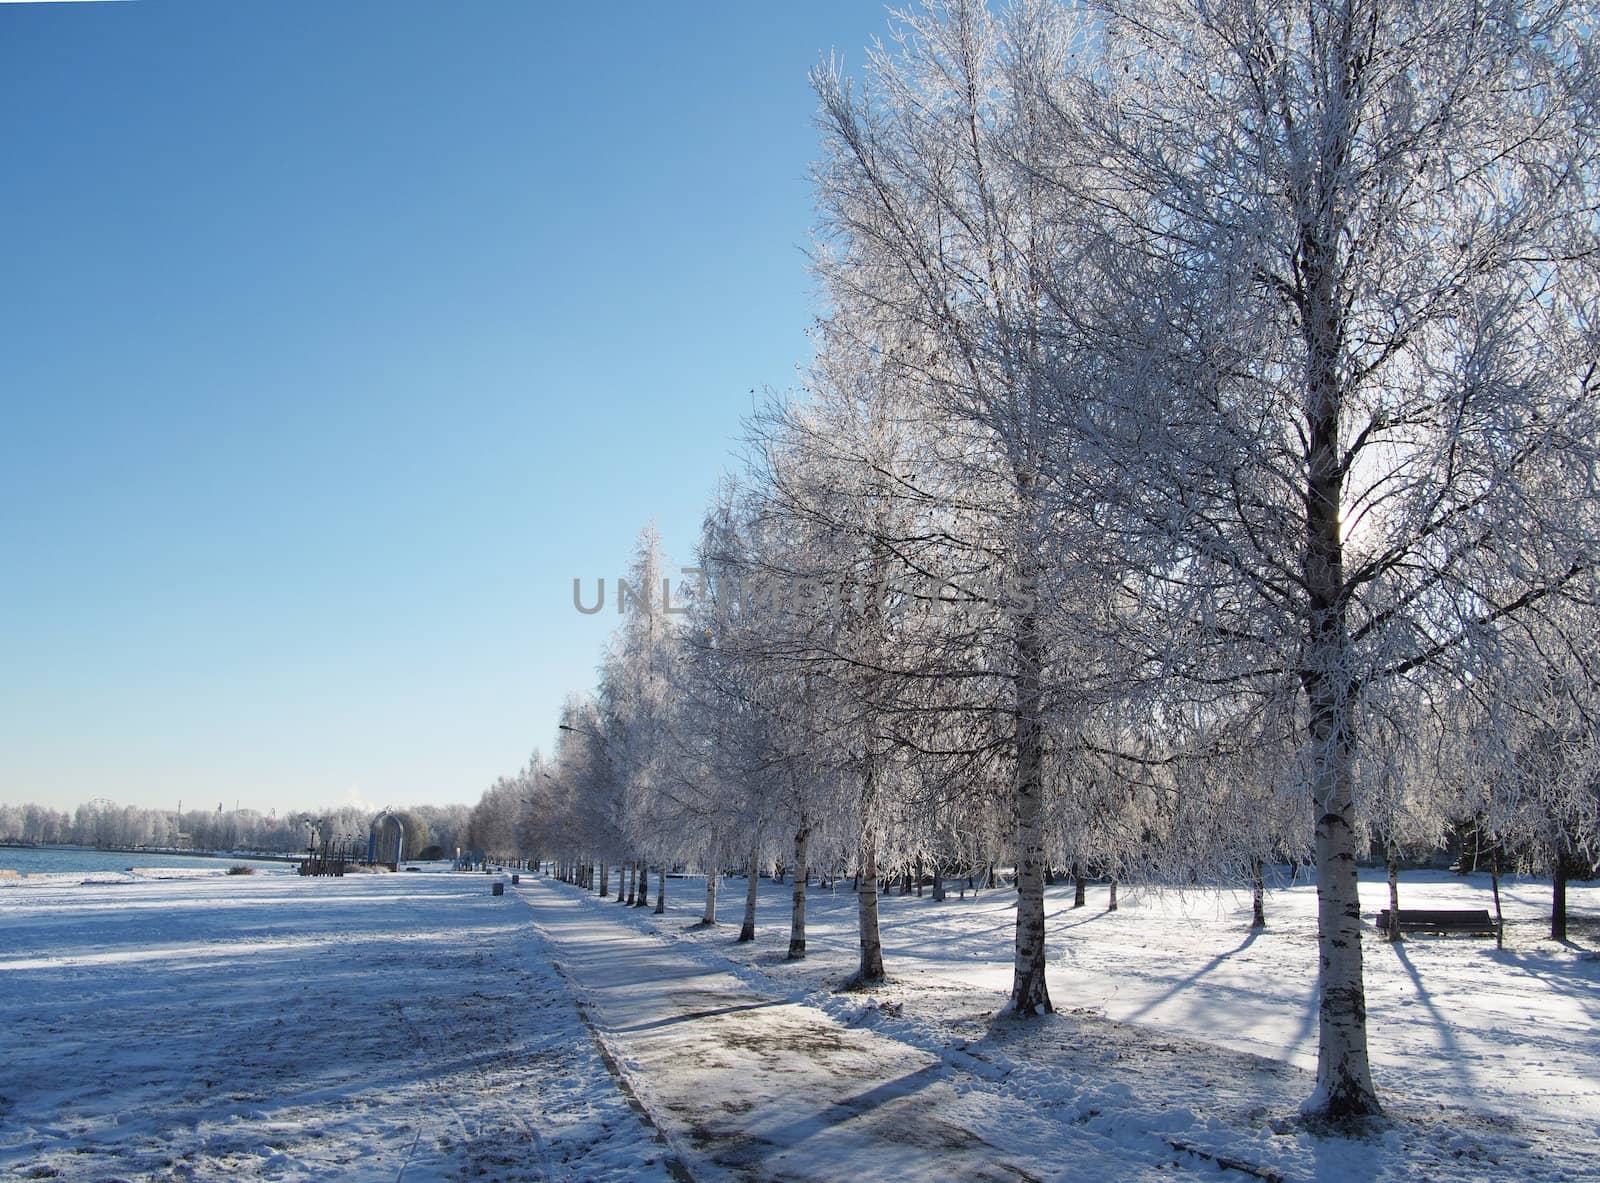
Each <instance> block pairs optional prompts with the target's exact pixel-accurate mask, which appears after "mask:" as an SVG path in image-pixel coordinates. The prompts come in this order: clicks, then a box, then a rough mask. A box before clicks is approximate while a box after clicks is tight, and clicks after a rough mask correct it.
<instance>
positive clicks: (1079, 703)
mask: <svg viewBox="0 0 1600 1183" xmlns="http://www.w3.org/2000/svg"><path fill="white" fill-rule="evenodd" d="M1586 12H1587V10H1586V9H1584V8H1583V7H1582V6H1578V7H1569V6H1568V5H1566V4H1564V3H1561V2H1560V0H1534V2H1531V3H1513V4H1507V5H1493V6H1485V5H1481V4H1478V3H1474V2H1471V0H1312V2H1311V3H1308V4H1304V5H1300V6H1296V7H1293V8H1286V7H1283V6H1260V5H1256V4H1254V3H1249V2H1247V0H1221V2H1208V3H1190V2H1188V0H1140V2H1139V3H1138V4H1130V5H1123V4H1122V3H1120V0H1090V2H1089V3H1087V4H1072V5H1067V4H1064V3H1060V2H1058V0H1016V2H1015V3H1012V4H1010V5H1009V6H1007V7H1006V8H1004V9H1003V10H1002V11H999V12H991V11H990V10H988V9H987V8H986V7H985V5H983V4H982V3H980V2H979V0H948V2H946V3H935V4H930V5H928V6H927V7H924V8H922V9H919V10H917V11H914V12H910V13H907V14H902V15H900V16H898V17H897V18H896V19H895V21H894V24H893V27H892V30H891V35H890V38H889V40H888V42H887V43H886V44H885V45H881V46H879V47H878V48H876V49H875V50H874V51H873V52H872V53H871V54H870V55H869V60H868V65H867V70H866V72H865V75H864V77H863V78H862V79H859V80H852V79H850V78H848V77H847V76H846V75H845V74H844V72H843V71H842V69H841V68H840V67H839V66H837V65H836V64H830V65H828V66H826V67H824V68H822V69H820V70H818V71H817V72H816V74H815V75H814V78H813V82H814V85H815V87H816V90H817V94H818V97H819V104H820V108H819V109H820V114H819V120H820V125H821V131H822V139H823V159H822V162H821V164H820V165H819V166H818V167H817V170H816V185H817V193H818V200H819V205H820V208H821V212H822V223H821V227H820V234H819V240H818V244H817V249H816V255H815V258H816V268H817V272H818V274H819V276H820V277H821V279H822V281H823V283H824V285H825V291H826V298H827V304H826V310H825V313H824V314H823V316H822V317H821V319H820V321H819V323H818V325H817V327H816V330H815V345H816V359H815V362H814V364H813V365H812V367H811V369H810V372H809V375H808V381H807V383H806V388H805V389H804V390H803V391H802V392H801V393H799V394H798V395H796V396H795V397H794V398H792V399H777V400H774V401H773V402H772V403H771V405H770V406H769V407H767V408H766V410H765V411H764V412H763V413H762V414H760V415H758V416H756V417H755V418H754V419H753V420H752V422H751V423H750V424H749V425H748V431H749V444H750V449H749V451H750V457H751V462H750V465H749V471H748V472H747V473H746V474H745V475H744V477H743V478H742V479H741V480H740V481H738V482H737V483H733V484H730V485H729V487H728V488H727V489H726V490H725V492H724V493H723V495H721V496H720V497H719V499H718V501H717V503H716V504H715V505H714V506H713V507H712V508H711V510H710V511H709V513H708V515H707V519H706V525H705V530H704V534H703V538H702V541H701V546H700V557H699V561H698V564H697V569H696V570H695V571H694V572H692V573H679V572H668V571H664V570H663V569H662V568H663V560H662V559H661V556H660V554H659V548H658V547H657V545H656V543H655V541H654V538H653V536H650V535H647V536H646V538H645V539H644V541H643V543H642V545H641V548H640V552H639V555H638V558H637V561H636V563H635V565H634V567H633V570H632V572H631V573H630V577H629V579H628V581H627V583H628V591H629V593H630V594H631V599H632V604H631V607H632V608H633V610H632V611H629V612H628V613H627V614H626V615H625V616H624V617H623V621H622V624H621V626H620V629H619V632H618V634H617V637H616V639H615V642H614V644H613V647H612V649H611V651H610V653H609V654H608V656H607V658H606V661H605V664H604V667H603V670H602V677H601V683H600V687H599V691H598V693H597V695H596V696H595V697H594V698H593V699H574V700H572V701H571V702H569V704H568V706H567V707H566V710H565V712H564V718H563V722H562V732H561V741H560V742H559V744H558V746H557V749H556V752H555V754H554V758H553V760H551V761H549V762H545V761H543V760H539V759H536V760H535V761H534V762H533V763H531V764H530V765H529V767H528V768H527V769H524V770H523V771H522V772H521V773H520V774H519V775H518V776H517V777H514V778H510V779H508V780H507V781H505V782H502V784H501V785H500V786H497V789H496V792H498V793H499V794H500V796H501V798H502V799H503V801H504V803H505V804H506V805H507V806H508V809H507V811H506V816H507V817H508V818H512V819H513V820H512V821H510V822H508V823H507V824H508V825H512V826H514V825H517V824H523V825H525V826H527V827H528V829H527V831H526V832H525V833H524V834H523V835H522V840H523V841H525V842H527V843H529V844H532V845H536V846H537V848H538V849H539V850H540V851H541V852H544V853H546V854H554V855H556V856H557V857H559V858H560V859H561V860H563V862H564V863H565V864H567V865H569V866H575V865H577V864H579V863H583V864H588V863H591V862H595V861H598V862H599V864H600V865H601V866H605V865H606V864H607V863H608V862H622V863H624V864H629V865H633V866H637V867H641V868H642V867H645V866H648V865H654V866H656V867H664V866H666V865H668V864H672V863H693V864H698V865H700V866H702V867H707V868H717V867H720V866H724V865H727V864H730V863H747V864H748V865H749V866H750V867H751V868H752V870H753V869H754V868H756V867H757V866H759V865H761V864H762V863H764V862H768V861H773V860H776V861H778V862H780V863H782V864H784V865H785V866H786V867H788V868H791V869H792V870H793V873H794V876H795V882H796V884H797V889H796V892H795V917H794V925H793V939H792V943H791V948H792V950H793V951H794V952H795V953H796V955H799V954H801V953H803V951H804V891H803V884H804V881H805V879H806V877H807V874H808V873H809V871H810V869H811V868H813V867H819V866H820V867H826V868H836V867H848V869H849V870H850V871H851V873H852V874H854V875H855V876H856V877H857V884H858V893H859V901H860V933H861V957H860V964H859V977H860V979H862V980H863V981H871V980H873V979H876V978H879V977H881V976H882V973H883V960H882V950H881V944H880V942H879V940H878V936H877V917H876V907H877V893H878V889H879V881H880V877H881V875H882V874H883V871H884V868H886V867H892V868H895V869H896V870H897V871H900V870H905V869H912V870H913V871H915V872H916V873H917V874H919V875H920V874H921V871H922V870H923V869H930V870H931V871H932V872H933V873H934V874H940V873H949V872H952V871H955V870H957V869H960V870H963V871H966V870H970V869H972V868H975V867H979V866H987V865H989V864H992V863H993V862H995V861H1001V862H1004V863H1005V864H1007V865H1009V866H1011V867H1014V869H1015V876H1016V888H1017V893H1018V908H1017V922H1016V942H1015V944H1016V961H1015V972H1014V978H1013V985H1012V993H1011V999H1010V1008H1011V1009H1012V1010H1013V1011H1014V1012H1015V1013H1017V1014H1018V1015H1030V1014H1035V1013H1041V1012H1044V1011H1048V1010H1049V1009H1050V1007H1051V1001H1050V998H1049V994H1048V991H1047V988H1046V983H1045V935H1046V934H1045V913H1044V904H1043V885H1044V880H1045V878H1046V876H1048V875H1049V874H1050V873H1051V871H1052V868H1053V867H1067V868H1074V869H1076V870H1077V871H1078V872H1079V873H1084V872H1086V871H1091V870H1092V871H1093V872H1095V873H1098V874H1104V875H1110V876H1113V877H1114V878H1127V877H1130V876H1136V875H1153V876H1159V877H1163V878H1172V877H1181V878H1182V879H1183V880H1185V881H1195V880H1204V881H1210V882H1216V881H1219V880H1228V879H1233V880H1236V881H1242V882H1248V881H1250V880H1251V879H1252V878H1254V879H1257V880H1259V876H1260V868H1261V866H1262V864H1263V863H1264V862H1266V861H1270V860H1274V859H1279V858H1285V857H1289V858H1295V859H1307V860H1309V861H1310V862H1312V863H1313V864H1314V866H1315V870H1316V877H1317V891H1318V898H1319V929H1320V938H1319V939H1320V995H1321V1003H1320V1024H1319V1038H1320V1057H1319V1064H1318V1072H1317V1085H1316V1091H1315V1094H1314V1096H1313V1097H1312V1098H1311V1100H1310V1101H1309V1102H1308V1110H1309V1111H1310V1112H1313V1113H1316V1114H1320V1115H1324V1116H1327V1117H1330V1118H1334V1119H1350V1118H1359V1117H1361V1116H1363V1115H1366V1114H1372V1113H1376V1112H1377V1111H1378V1109H1379V1105H1378V1100H1377V1096H1376V1092H1375V1090H1374V1087H1373V1082H1372V1076H1371V1072H1370V1068H1369V1064H1368V1055H1367V1037H1366V1023H1365V1013H1366V1008H1365V1001H1364V987H1363V973H1362V945H1361V914H1360V905H1359V899H1358V896H1357V882H1356V861H1357V858H1358V857H1359V856H1361V855H1363V854H1364V853H1366V852H1368V851H1369V850H1370V849H1372V848H1374V847H1376V848H1377V849H1378V850H1379V851H1380V852H1383V853H1387V852H1392V851H1397V850H1399V849H1401V848H1403V847H1406V846H1415V845H1428V844H1432V843H1435V842H1436V841H1437V840H1438V839H1439V837H1440V835H1441V834H1442V833H1443V832H1444V830H1445V829H1446V827H1447V826H1449V825H1450V824H1453V823H1457V822H1460V821H1462V820H1464V819H1472V821H1473V824H1474V826H1475V830H1476V832H1477V833H1480V834H1483V835H1486V836H1488V838H1489V839H1490V841H1491V842H1493V843H1495V844H1498V845H1509V846H1515V847H1516V848H1518V849H1522V850H1538V851H1542V852H1544V855H1545V856H1546V857H1547V858H1548V859H1549V860H1550V861H1551V862H1553V863H1554V864H1556V865H1557V866H1559V867H1568V868H1570V867H1572V866H1577V865H1581V864H1592V862H1593V861H1594V858H1595V855H1596V847H1597V835H1600V823H1597V815H1600V803H1597V797H1596V779H1595V773H1594V768H1595V762H1594V755H1595V752H1594V745H1595V739H1596V735H1597V730H1596V726H1595V722H1596V711H1597V708H1600V696H1597V694H1596V684H1597V683H1596V678H1595V674H1596V666H1595V662H1596V660H1597V659H1600V652H1597V649H1596V633H1597V630H1596V627H1595V626H1596V623H1597V612H1596V588H1595V578H1594V575H1595V572H1594V559H1595V555H1596V553H1597V548H1600V520H1597V518H1600V513H1597V508H1600V501H1597V499H1596V479H1597V475H1600V474H1597V465H1596V461H1597V458H1600V452H1597V443H1600V421H1597V413H1600V403H1597V399H1596V394H1597V393H1600V392H1597V384H1600V368H1597V363H1600V333H1597V328H1600V326H1597V324H1596V317H1597V314H1600V303H1597V295H1600V287H1597V278H1600V276H1597V270H1596V263H1597V259H1600V253H1597V246H1600V242H1597V229H1600V226H1597V221H1600V219H1597V213H1596V211H1597V199H1600V185H1597V176H1596V161H1597V156H1596V149H1597V139H1596V126H1595V113H1596V104H1597V102H1600V90H1597V80H1600V69H1596V63H1595V62H1594V60H1593V58H1594V52H1593V46H1592V21H1591V20H1590V19H1589V17H1588V16H1587V15H1586ZM674 579H678V580H680V581H682V580H687V581H688V582H690V583H691V584H692V585H693V589H694V594H693V595H692V597H687V596H686V595H685V592H686V591H687V590H688V589H687V588H683V587H679V588H678V589H677V590H675V591H674V592H673V599H674V600H675V601H678V602H682V601H684V600H685V599H688V607H687V612H686V614H685V615H682V616H676V615H669V614H668V613H667V612H666V611H664V610H663V607H664V601H665V598H666V597H665V593H666V591H667V590H668V588H667V584H666V583H664V581H671V580H674ZM516 805H520V806H521V813H520V814H519V813H518V811H517V809H515V808H509V807H510V806H516ZM519 816H520V817H521V819H522V821H521V822H520V823H519V822H517V821H516V820H515V819H516V818H518V817H519ZM508 833H509V831H508ZM604 874H605V872H603V871H602V872H601V875H602V880H601V883H600V885H599V886H600V887H601V889H602V891H604V890H605V889H606V884H605V882H604V878H603V877H604ZM753 879H754V875H752V881H753ZM709 881H710V882H711V883H712V884H713V885H714V882H715V876H714V875H713V876H710V877H709ZM630 882H631V880H630ZM661 889H662V888H661V886H660V885H658V892H659V891H660V890H661ZM635 894H637V892H636V893H635Z"/></svg>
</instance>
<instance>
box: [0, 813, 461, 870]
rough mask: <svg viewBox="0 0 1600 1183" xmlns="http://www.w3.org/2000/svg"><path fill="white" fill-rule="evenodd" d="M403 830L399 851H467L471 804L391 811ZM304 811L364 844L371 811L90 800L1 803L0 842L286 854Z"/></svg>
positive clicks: (304, 837)
mask: <svg viewBox="0 0 1600 1183" xmlns="http://www.w3.org/2000/svg"><path fill="white" fill-rule="evenodd" d="M395 812H396V813H397V814H398V815H399V817H400V819H401V821H402V822H403V823H404V825H405V829H406V845H405V857H406V858H417V857H420V856H421V855H422V854H423V852H424V851H426V850H428V849H429V848H430V847H437V848H438V849H439V852H440V854H441V855H442V857H447V858H449V857H454V855H455V853H456V848H457V847H461V848H463V849H470V848H472V846H473V845H474V843H473V841H472V833H471V829H472V818H473V812H474V811H473V808H472V806H469V805H443V806H436V805H419V806H413V807H412V808H410V809H404V810H397V811H395ZM307 816H310V817H312V818H314V819H315V820H316V821H317V823H319V831H320V833H322V834H325V835H327V837H328V838H329V839H330V840H337V839H340V838H350V839H357V840H359V841H362V842H364V841H365V840H366V836H367V829H368V826H369V825H370V824H371V821H372V811H371V810H369V809H361V808H356V807H354V806H341V807H339V808H337V809H328V810H323V811H320V812H316V813H312V814H309V815H308V814H307V813H305V812H292V813H286V814H281V815H280V814H277V813H275V812H274V813H260V812H258V811H257V810H254V809H234V810H207V809H186V810H184V811H183V812H182V813H179V812H178V811H176V810H171V809H141V808H139V807H138V806H134V805H115V804H112V803H111V802H109V801H91V802H88V803H86V804H83V805H80V806H78V807H77V809H75V810H74V811H73V812H72V813H67V812H65V811H64V810H59V809H51V808H49V807H47V806H43V805H0V842H10V843H17V842H26V843H39V844H50V843H63V844H71V845H80V846H104V847H118V848H128V847H178V848H187V849H193V850H260V851H275V852H283V853H288V852H292V851H297V850H304V849H305V848H306V846H307V844H308V843H309V842H310V841H311V826H309V825H308V824H307V822H306V820H305V819H306V818H307Z"/></svg>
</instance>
